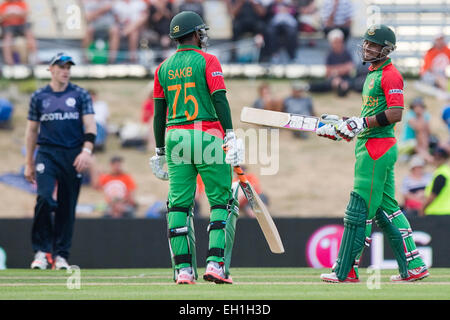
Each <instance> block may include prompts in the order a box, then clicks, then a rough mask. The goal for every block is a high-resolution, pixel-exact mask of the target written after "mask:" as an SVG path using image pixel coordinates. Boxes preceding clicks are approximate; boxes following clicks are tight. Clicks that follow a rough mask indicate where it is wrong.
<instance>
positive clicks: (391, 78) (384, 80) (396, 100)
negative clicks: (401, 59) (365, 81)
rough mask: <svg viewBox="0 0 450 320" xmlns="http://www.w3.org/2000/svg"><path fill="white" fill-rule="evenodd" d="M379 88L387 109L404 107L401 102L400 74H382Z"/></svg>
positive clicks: (391, 72)
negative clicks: (382, 93) (384, 98)
mask: <svg viewBox="0 0 450 320" xmlns="http://www.w3.org/2000/svg"><path fill="white" fill-rule="evenodd" d="M381 88H382V89H383V92H384V96H385V97H386V104H387V107H388V108H391V107H397V108H398V107H400V108H403V107H404V102H403V78H402V76H401V75H400V73H398V72H395V71H390V72H383V75H382V77H381Z"/></svg>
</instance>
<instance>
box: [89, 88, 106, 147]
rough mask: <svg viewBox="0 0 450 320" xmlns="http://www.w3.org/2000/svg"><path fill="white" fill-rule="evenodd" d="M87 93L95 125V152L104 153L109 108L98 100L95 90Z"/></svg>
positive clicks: (104, 102)
mask: <svg viewBox="0 0 450 320" xmlns="http://www.w3.org/2000/svg"><path fill="white" fill-rule="evenodd" d="M89 93H90V95H91V98H92V106H93V107H94V112H95V122H96V124H97V137H96V139H95V145H94V147H95V150H96V151H104V150H105V146H106V138H107V137H108V118H109V106H108V103H107V102H106V101H103V100H98V95H97V91H96V90H95V89H90V90H89Z"/></svg>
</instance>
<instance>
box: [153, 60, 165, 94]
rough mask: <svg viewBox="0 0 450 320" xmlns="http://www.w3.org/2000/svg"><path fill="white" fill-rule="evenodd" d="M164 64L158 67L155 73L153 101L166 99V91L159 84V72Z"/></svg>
mask: <svg viewBox="0 0 450 320" xmlns="http://www.w3.org/2000/svg"><path fill="white" fill-rule="evenodd" d="M161 65H162V63H161V64H160V65H159V66H158V68H156V71H155V82H154V84H153V99H164V98H165V95H164V89H163V87H162V86H161V83H159V78H158V72H159V68H161Z"/></svg>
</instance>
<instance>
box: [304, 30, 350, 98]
mask: <svg viewBox="0 0 450 320" xmlns="http://www.w3.org/2000/svg"><path fill="white" fill-rule="evenodd" d="M328 42H329V44H330V47H331V48H330V51H329V53H328V55H327V58H326V61H325V65H326V79H325V81H319V82H313V83H311V84H310V88H309V91H310V92H329V91H336V93H337V94H338V96H346V95H347V93H348V91H349V90H350V89H351V85H352V77H353V75H354V72H355V65H354V63H353V59H352V56H351V54H350V53H349V52H348V50H347V48H346V47H345V42H344V34H343V32H342V31H341V30H340V29H334V30H332V31H331V32H330V33H329V34H328Z"/></svg>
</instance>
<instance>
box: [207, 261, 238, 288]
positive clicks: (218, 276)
mask: <svg viewBox="0 0 450 320" xmlns="http://www.w3.org/2000/svg"><path fill="white" fill-rule="evenodd" d="M203 279H204V280H205V281H210V282H215V283H217V284H222V283H228V284H232V283H233V279H231V277H230V276H226V275H225V271H224V270H223V266H221V265H220V264H219V263H218V262H215V261H210V262H208V265H207V266H206V272H205V274H204V275H203Z"/></svg>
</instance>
